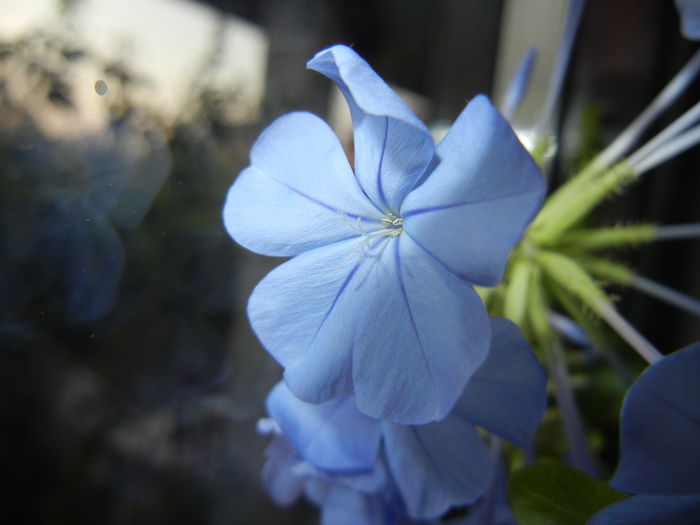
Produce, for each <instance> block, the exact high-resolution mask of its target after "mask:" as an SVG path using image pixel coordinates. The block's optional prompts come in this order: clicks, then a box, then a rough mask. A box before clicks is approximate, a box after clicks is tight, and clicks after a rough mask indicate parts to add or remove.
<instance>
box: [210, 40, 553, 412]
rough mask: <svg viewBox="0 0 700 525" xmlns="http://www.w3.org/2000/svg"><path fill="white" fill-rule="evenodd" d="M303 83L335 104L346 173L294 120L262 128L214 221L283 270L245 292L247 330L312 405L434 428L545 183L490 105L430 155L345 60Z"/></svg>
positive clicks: (313, 132)
mask: <svg viewBox="0 0 700 525" xmlns="http://www.w3.org/2000/svg"><path fill="white" fill-rule="evenodd" d="M308 67H309V68H311V69H315V70H317V71H319V72H321V73H323V74H324V75H326V76H328V77H329V78H331V79H332V80H334V81H335V82H336V83H337V84H338V86H339V87H340V89H341V90H342V91H343V93H344V94H345V97H346V99H347V102H348V104H349V106H350V111H351V113H352V117H353V123H354V128H355V169H354V172H353V170H352V169H351V168H350V166H349V164H348V161H347V158H346V157H345V154H344V152H343V149H342V147H341V146H340V143H339V142H338V140H337V138H336V137H335V136H334V135H333V133H332V131H331V130H330V128H329V127H328V126H327V125H326V124H325V123H324V122H323V121H321V120H320V119H319V118H317V117H315V116H314V115H311V114H308V113H292V114H288V115H285V116H283V117H281V118H279V119H278V120H276V121H275V122H273V123H272V124H271V125H270V126H269V127H268V128H267V129H266V130H265V131H264V132H263V133H262V135H261V136H260V137H259V138H258V140H257V142H256V143H255V145H254V146H253V148H252V151H251V166H250V167H248V168H246V169H245V170H244V171H243V172H242V173H241V174H240V175H239V176H238V178H237V179H236V181H235V182H234V184H233V186H232V187H231V189H230V191H229V194H228V197H227V200H226V204H225V207H224V221H225V224H226V227H227V229H228V232H229V233H230V234H231V236H232V237H233V238H234V239H235V240H236V241H237V242H239V243H240V244H242V245H243V246H245V247H246V248H249V249H251V250H253V251H256V252H258V253H262V254H266V255H275V256H295V257H294V258H293V259H291V260H290V261H288V262H286V263H284V264H282V265H281V266H279V267H278V268H276V269H275V270H273V271H272V272H271V273H270V274H268V275H267V276H266V277H265V278H264V279H263V280H262V281H261V282H260V284H258V286H257V287H256V289H255V290H254V292H253V294H252V296H251V298H250V301H249V304H248V315H249V318H250V321H251V324H252V326H253V329H254V331H255V332H256V334H257V335H258V337H259V339H260V340H261V342H262V344H263V346H264V347H265V348H266V349H267V350H268V351H269V352H270V353H271V354H272V355H273V356H274V357H275V359H277V361H279V362H280V363H281V364H282V366H283V367H284V368H285V380H286V382H287V384H288V385H289V387H290V388H291V390H292V392H294V394H295V395H296V396H297V397H299V398H300V399H302V400H304V401H307V402H310V403H321V402H324V401H327V400H330V399H335V398H341V397H347V396H348V395H350V394H352V393H354V395H355V397H356V401H357V406H358V408H359V410H360V411H361V412H363V413H364V414H367V415H370V416H373V417H376V418H381V419H388V420H391V421H394V422H398V423H426V422H429V421H433V420H440V419H442V418H444V417H445V416H446V415H447V414H448V413H449V411H450V410H451V409H452V406H453V405H454V403H455V401H456V400H457V398H458V397H459V395H460V394H461V392H462V390H463V389H464V385H465V384H466V383H467V381H468V380H469V378H470V377H471V375H472V374H473V373H474V372H475V371H476V369H477V368H478V367H479V366H480V365H481V363H482V362H483V360H484V359H485V357H486V354H487V352H488V347H489V341H490V328H489V322H488V316H487V313H486V310H485V309H484V306H483V304H482V302H481V300H480V298H479V297H478V295H477V294H476V292H475V291H474V290H473V288H472V285H474V284H477V285H484V286H493V285H495V284H497V283H498V282H499V280H500V278H501V276H502V273H503V269H504V265H505V262H506V258H507V256H508V254H509V252H510V250H511V249H512V247H513V245H514V244H515V243H516V242H517V241H518V240H519V238H520V237H521V235H522V233H523V231H524V229H525V227H526V226H527V224H528V222H529V221H530V220H531V219H532V217H533V216H534V214H535V213H536V211H537V210H538V208H539V206H540V204H541V202H542V199H543V194H544V183H543V181H542V177H541V174H540V172H539V170H538V168H537V166H536V165H535V163H534V161H533V160H532V158H531V157H530V155H529V154H528V153H527V151H526V150H525V149H524V148H523V146H522V145H521V144H520V142H518V139H517V138H516V137H515V135H514V133H513V131H512V130H511V128H510V127H509V125H508V124H507V122H506V121H505V120H504V119H503V118H502V117H501V115H500V114H499V113H498V112H497V111H496V110H495V109H494V108H493V106H492V105H491V103H490V102H489V101H488V99H487V98H486V97H484V96H478V97H476V98H475V99H473V100H472V101H471V102H470V103H469V104H468V105H467V107H466V108H465V109H464V111H463V112H462V114H461V115H460V116H459V117H458V119H457V121H456V122H455V124H454V126H453V128H452V130H451V131H450V133H449V134H448V135H447V137H445V139H444V140H443V141H442V142H441V143H440V144H439V145H438V146H437V148H436V147H435V145H434V143H433V140H432V138H431V136H430V134H429V132H428V130H427V129H426V127H425V126H424V125H423V124H422V123H421V122H420V120H418V118H417V117H416V116H415V115H414V114H413V113H412V112H411V111H410V110H409V109H408V107H407V106H406V105H405V104H404V103H403V102H401V101H400V100H399V98H398V97H397V96H396V95H395V94H394V93H393V92H392V91H391V89H390V88H389V87H388V86H387V85H386V84H385V83H384V81H382V80H381V79H380V78H379V77H378V76H377V75H376V73H374V71H373V70H372V69H371V68H370V67H369V65H368V64H367V63H366V62H365V61H363V60H362V59H361V58H360V57H359V56H357V55H356V54H355V53H354V52H353V51H352V50H351V49H349V48H347V47H345V46H335V47H332V48H330V49H328V50H326V51H323V52H321V53H319V54H317V55H316V56H315V57H314V58H313V59H312V60H311V61H310V62H309V63H308Z"/></svg>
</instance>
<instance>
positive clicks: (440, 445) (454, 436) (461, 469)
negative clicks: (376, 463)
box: [383, 415, 494, 518]
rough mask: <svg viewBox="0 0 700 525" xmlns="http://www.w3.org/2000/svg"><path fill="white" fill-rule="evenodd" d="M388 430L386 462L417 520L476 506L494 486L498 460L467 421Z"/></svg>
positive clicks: (455, 418)
mask: <svg viewBox="0 0 700 525" xmlns="http://www.w3.org/2000/svg"><path fill="white" fill-rule="evenodd" d="M383 428H384V432H383V434H384V449H385V454H386V457H387V462H388V464H389V467H390V468H391V472H392V474H393V478H394V479H395V480H396V484H397V485H398V487H399V491H400V492H401V495H402V497H403V501H404V503H405V504H406V509H407V511H408V514H409V516H411V517H412V518H435V517H438V516H440V515H442V514H443V513H444V512H446V511H447V510H448V509H449V508H450V507H451V506H455V505H467V504H470V503H473V502H474V501H475V500H476V499H477V498H479V497H480V496H481V495H482V494H483V493H484V492H485V491H486V489H487V488H488V487H489V483H490V482H491V477H492V475H493V472H494V463H493V460H492V459H491V455H490V454H489V450H488V448H487V447H486V444H485V443H484V442H483V440H482V439H481V437H480V436H479V435H478V434H477V433H476V431H475V430H474V428H473V427H472V426H471V425H470V424H469V422H467V421H466V420H464V419H463V418H461V417H458V416H454V415H450V416H449V417H447V418H446V419H444V420H442V421H439V422H436V423H431V424H429V425H418V426H406V425H394V424H391V423H384V425H383Z"/></svg>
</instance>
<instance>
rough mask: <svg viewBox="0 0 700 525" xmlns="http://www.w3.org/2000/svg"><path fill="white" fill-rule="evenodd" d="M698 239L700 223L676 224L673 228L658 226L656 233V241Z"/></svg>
mask: <svg viewBox="0 0 700 525" xmlns="http://www.w3.org/2000/svg"><path fill="white" fill-rule="evenodd" d="M696 237H700V222H693V223H689V224H675V225H673V226H657V228H656V232H654V240H655V241H670V240H675V239H694V238H696Z"/></svg>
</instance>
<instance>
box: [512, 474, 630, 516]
mask: <svg viewBox="0 0 700 525" xmlns="http://www.w3.org/2000/svg"><path fill="white" fill-rule="evenodd" d="M509 493H510V503H511V508H512V510H513V514H515V517H516V519H517V520H518V523H519V524H520V525H585V523H586V521H588V519H589V518H590V517H591V516H592V515H593V514H595V513H596V512H597V511H599V510H600V509H602V508H603V507H607V506H608V505H610V504H611V503H615V502H616V501H620V500H622V499H624V498H626V497H628V495H627V494H624V493H622V492H619V491H617V490H615V489H612V488H610V487H609V486H608V485H607V484H606V483H605V482H604V481H602V480H600V479H597V478H594V477H592V476H589V475H588V474H585V473H583V472H580V471H578V470H574V469H571V468H569V467H566V466H565V465H562V464H561V463H556V462H549V461H547V462H541V463H538V464H535V465H528V466H526V467H522V468H520V469H518V470H516V471H515V472H513V474H512V475H511V479H510V485H509Z"/></svg>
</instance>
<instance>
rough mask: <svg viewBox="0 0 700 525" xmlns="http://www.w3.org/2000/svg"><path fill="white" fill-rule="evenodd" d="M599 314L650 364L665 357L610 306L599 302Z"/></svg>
mask: <svg viewBox="0 0 700 525" xmlns="http://www.w3.org/2000/svg"><path fill="white" fill-rule="evenodd" d="M596 306H597V308H598V313H599V314H600V316H601V317H602V318H603V320H604V321H605V322H606V323H608V325H609V326H610V327H611V328H612V329H613V330H615V331H616V332H617V333H618V334H619V335H620V337H622V338H623V339H624V340H625V341H627V343H628V344H629V345H630V346H631V347H632V348H634V349H635V350H636V351H637V353H638V354H639V355H641V356H642V357H643V358H644V359H645V360H646V361H647V362H648V363H649V364H653V363H655V362H656V361H658V360H659V359H661V358H662V357H663V355H662V354H661V352H659V351H658V350H657V349H656V348H655V347H654V345H652V344H651V343H650V342H649V341H647V340H646V339H645V338H644V336H643V335H642V334H640V333H639V332H638V331H637V329H636V328H635V327H634V326H632V325H631V324H630V323H628V322H627V320H626V319H625V318H624V317H622V316H621V315H620V314H619V313H618V311H617V310H615V308H614V307H612V306H611V305H610V304H608V303H606V302H603V301H599V302H598V303H597V304H596Z"/></svg>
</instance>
